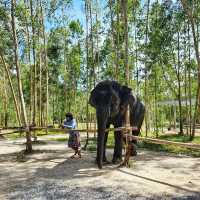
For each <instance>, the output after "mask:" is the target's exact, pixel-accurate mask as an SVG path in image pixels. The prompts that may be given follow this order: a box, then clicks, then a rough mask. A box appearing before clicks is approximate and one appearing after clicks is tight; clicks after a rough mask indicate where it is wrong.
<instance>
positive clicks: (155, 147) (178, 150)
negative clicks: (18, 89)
mask: <svg viewBox="0 0 200 200" xmlns="http://www.w3.org/2000/svg"><path fill="white" fill-rule="evenodd" d="M138 147H139V148H145V149H149V150H152V151H162V152H169V153H175V154H183V155H189V156H193V157H200V150H196V149H189V148H184V147H180V146H176V145H168V144H153V143H149V142H145V141H140V142H138Z"/></svg>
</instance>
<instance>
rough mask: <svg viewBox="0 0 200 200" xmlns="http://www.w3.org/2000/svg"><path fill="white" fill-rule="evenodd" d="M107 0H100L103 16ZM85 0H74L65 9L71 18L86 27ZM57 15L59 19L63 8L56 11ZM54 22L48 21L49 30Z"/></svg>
mask: <svg viewBox="0 0 200 200" xmlns="http://www.w3.org/2000/svg"><path fill="white" fill-rule="evenodd" d="M106 2H107V1H106V0H98V3H99V7H100V12H101V13H100V16H101V17H102V16H103V14H102V12H103V11H104V8H105V5H106ZM84 9H85V8H84V0H72V5H71V6H70V7H69V8H66V9H65V12H66V13H65V14H66V15H67V16H68V18H69V19H70V20H77V19H79V21H80V22H81V24H82V25H83V27H85V10H84ZM56 16H57V17H58V19H59V16H61V10H60V9H59V10H57V11H56ZM53 27H54V24H53V23H49V22H48V21H47V22H46V28H47V30H49V29H50V28H53Z"/></svg>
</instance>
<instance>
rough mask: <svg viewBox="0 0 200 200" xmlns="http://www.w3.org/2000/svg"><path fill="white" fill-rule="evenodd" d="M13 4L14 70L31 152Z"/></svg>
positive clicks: (12, 6)
mask: <svg viewBox="0 0 200 200" xmlns="http://www.w3.org/2000/svg"><path fill="white" fill-rule="evenodd" d="M15 6H16V2H15V0H11V18H12V20H11V26H12V32H13V43H14V56H15V65H16V71H17V81H18V90H19V97H20V101H21V107H22V117H23V125H24V126H25V127H26V129H27V131H26V151H27V152H29V153H30V152H32V143H31V134H30V131H29V127H28V122H27V114H26V107H25V101H24V94H23V90H22V79H21V68H20V65H19V59H18V42H17V35H16V28H15Z"/></svg>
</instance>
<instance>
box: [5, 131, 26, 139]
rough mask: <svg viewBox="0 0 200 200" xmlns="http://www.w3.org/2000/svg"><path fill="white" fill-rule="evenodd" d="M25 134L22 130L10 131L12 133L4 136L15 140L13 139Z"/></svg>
mask: <svg viewBox="0 0 200 200" xmlns="http://www.w3.org/2000/svg"><path fill="white" fill-rule="evenodd" d="M25 136H26V133H24V132H22V133H12V134H8V135H5V138H7V139H11V140H15V139H18V138H22V137H25Z"/></svg>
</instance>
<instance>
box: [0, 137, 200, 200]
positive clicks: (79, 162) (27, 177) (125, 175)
mask: <svg viewBox="0 0 200 200" xmlns="http://www.w3.org/2000/svg"><path fill="white" fill-rule="evenodd" d="M22 143H23V141H22V140H18V141H15V142H13V141H11V140H0V184H1V187H0V199H2V200H4V199H11V200H18V199H19V200H30V199H31V200H32V199H33V200H36V199H39V200H49V199H50V200H54V199H67V200H75V199H80V200H96V199H99V200H100V199H102V200H129V199H137V200H154V199H155V200H160V199H163V200H164V199H165V200H200V193H199V191H200V158H192V157H188V156H181V155H173V154H166V153H156V152H151V151H143V150H141V151H139V153H138V156H137V157H136V158H135V159H134V160H132V164H131V168H117V166H116V165H107V166H104V168H103V169H102V170H99V169H97V168H96V165H95V163H94V159H95V153H92V152H86V151H85V152H83V157H82V158H81V159H73V160H72V159H70V158H69V157H70V155H71V154H72V151H71V150H70V149H68V148H67V147H66V144H65V143H63V142H56V141H51V142H50V141H49V142H48V143H47V144H43V145H35V146H34V149H36V151H35V153H34V154H32V155H28V156H25V157H23V156H22V155H21V154H20V153H16V152H20V151H21V150H22V149H23V148H24V146H23V145H22ZM107 154H108V159H111V156H112V151H108V152H107Z"/></svg>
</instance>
